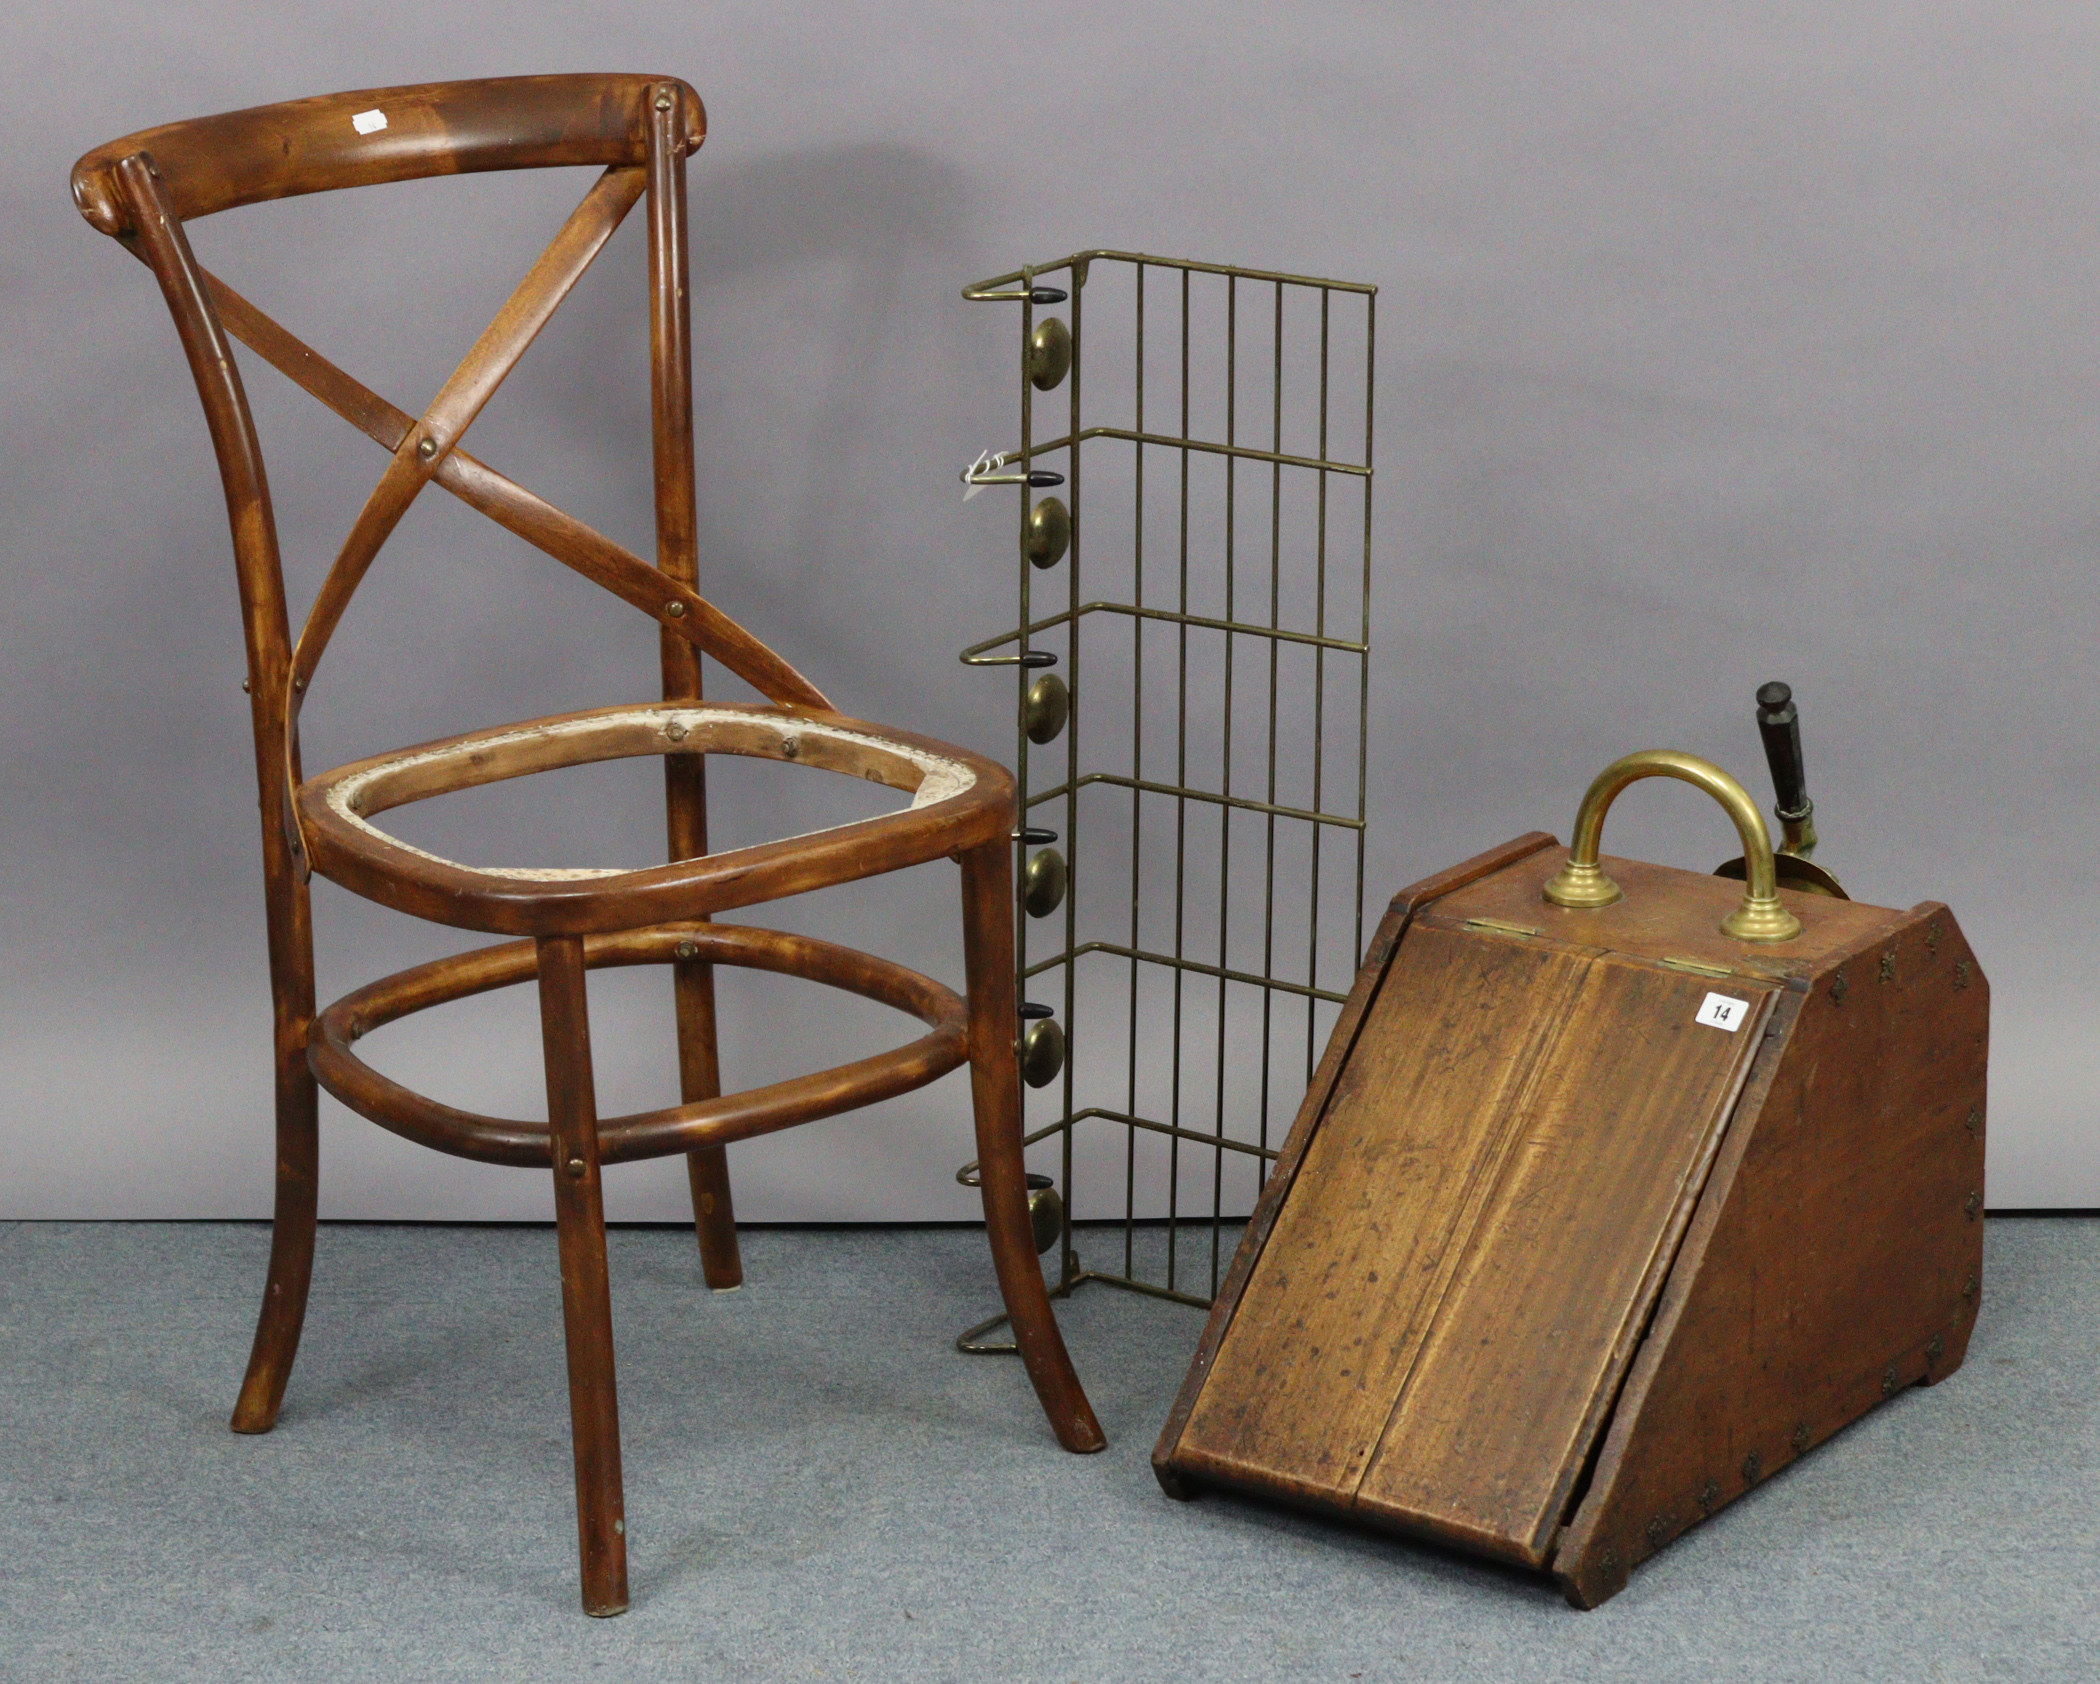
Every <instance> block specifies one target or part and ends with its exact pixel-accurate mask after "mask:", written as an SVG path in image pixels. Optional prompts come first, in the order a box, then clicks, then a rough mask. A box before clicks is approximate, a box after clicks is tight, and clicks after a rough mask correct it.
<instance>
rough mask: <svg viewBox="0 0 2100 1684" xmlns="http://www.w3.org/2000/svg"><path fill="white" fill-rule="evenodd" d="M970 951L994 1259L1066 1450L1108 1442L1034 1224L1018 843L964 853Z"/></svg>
mask: <svg viewBox="0 0 2100 1684" xmlns="http://www.w3.org/2000/svg"><path fill="white" fill-rule="evenodd" d="M962 872H963V955H964V967H965V970H966V971H967V974H968V977H969V989H970V1095H971V1098H972V1100H973V1101H974V1102H975V1106H976V1112H977V1162H978V1170H979V1176H980V1179H981V1181H982V1183H983V1192H984V1225H985V1231H986V1234H987V1236H988V1237H989V1238H990V1240H991V1246H992V1264H993V1267H994V1268H996V1269H997V1271H998V1274H999V1291H1000V1294H1001V1296H1002V1297H1004V1298H1005V1300H1006V1314H1007V1319H1008V1320H1009V1321H1010V1322H1011V1323H1012V1325H1013V1330H1014V1342H1015V1343H1016V1344H1017V1345H1019V1346H1020V1348H1021V1360H1022V1362H1023V1363H1025V1364H1026V1365H1027V1368H1028V1378H1029V1379H1030V1380H1032V1381H1033V1382H1034V1383H1035V1395H1036V1396H1037V1397H1038V1398H1040V1399H1041V1400H1042V1405H1043V1413H1044V1414H1046V1415H1048V1416H1049V1417H1050V1430H1051V1431H1052V1432H1054V1433H1056V1434H1057V1440H1058V1442H1059V1443H1060V1444H1062V1445H1063V1446H1064V1447H1065V1448H1066V1449H1067V1450H1076V1451H1087V1450H1099V1449H1100V1448H1101V1447H1102V1446H1103V1445H1105V1444H1106V1443H1107V1442H1108V1439H1107V1437H1106V1436H1105V1435H1104V1434H1103V1433H1102V1431H1101V1423H1100V1422H1098V1421H1097V1420H1095V1419H1094V1411H1093V1407H1092V1405H1090V1404H1089V1403H1088V1402H1087V1400H1086V1393H1085V1391H1083V1390H1082V1389H1081V1387H1080V1384H1079V1376H1078V1375H1077V1374H1075V1373H1074V1372H1073V1371H1072V1359H1071V1357H1070V1355H1069V1354H1067V1352H1066V1350H1065V1341H1064V1336H1063V1335H1062V1334H1061V1333H1059V1332H1058V1330H1057V1318H1056V1317H1055V1316H1054V1315H1053V1314H1052V1313H1051V1310H1050V1294H1049V1292H1048V1291H1047V1290H1046V1289H1045V1287H1044V1285H1043V1270H1042V1265H1041V1264H1040V1263H1038V1262H1037V1261H1036V1251H1035V1237H1034V1234H1033V1233H1032V1231H1031V1229H1030V1226H1029V1221H1028V1181H1027V1174H1026V1171H1025V1170H1024V1169H1023V1167H1022V1161H1021V1075H1020V1066H1019V1062H1018V1060H1017V1059H1016V1057H1015V1049H1014V1041H1015V1035H1016V1031H1017V1025H1018V1013H1017V1011H1016V1002H1015V999H1014V923H1013V920H1014V895H1013V849H1012V844H1011V843H1009V842H1008V841H1007V840H1006V839H1005V838H1004V837H1000V838H998V839H997V840H994V841H991V842H987V843H985V844H984V845H983V846H982V847H978V848H972V849H969V850H967V851H965V852H964V854H963V855H962Z"/></svg>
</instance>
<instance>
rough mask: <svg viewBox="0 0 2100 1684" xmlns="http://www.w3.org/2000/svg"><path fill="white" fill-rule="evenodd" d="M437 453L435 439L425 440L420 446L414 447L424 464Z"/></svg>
mask: <svg viewBox="0 0 2100 1684" xmlns="http://www.w3.org/2000/svg"><path fill="white" fill-rule="evenodd" d="M437 453H438V441H437V440H436V439H431V438H426V439H425V440H424V441H423V442H422V443H421V444H419V445H417V446H416V454H417V455H418V456H420V457H422V458H423V460H424V461H426V462H427V461H429V460H430V459H431V457H433V456H435V455H436V454H437Z"/></svg>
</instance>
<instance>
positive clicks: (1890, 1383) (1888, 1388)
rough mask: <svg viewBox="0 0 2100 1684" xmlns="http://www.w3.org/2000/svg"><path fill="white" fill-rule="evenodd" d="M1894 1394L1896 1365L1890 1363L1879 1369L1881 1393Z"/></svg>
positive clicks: (1892, 1395) (1886, 1395)
mask: <svg viewBox="0 0 2100 1684" xmlns="http://www.w3.org/2000/svg"><path fill="white" fill-rule="evenodd" d="M1895 1394H1896V1365H1895V1364H1894V1363H1890V1364H1889V1365H1888V1367H1886V1368H1884V1369H1883V1370H1882V1371H1881V1395H1882V1396H1883V1397H1894V1396H1895Z"/></svg>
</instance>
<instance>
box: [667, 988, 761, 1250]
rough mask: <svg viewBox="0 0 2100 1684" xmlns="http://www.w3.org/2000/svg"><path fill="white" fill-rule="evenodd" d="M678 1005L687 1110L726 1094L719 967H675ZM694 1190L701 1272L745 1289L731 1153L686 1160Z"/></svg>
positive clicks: (718, 1149) (719, 1149)
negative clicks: (718, 1030)
mask: <svg viewBox="0 0 2100 1684" xmlns="http://www.w3.org/2000/svg"><path fill="white" fill-rule="evenodd" d="M672 978H673V980H672V987H673V988H674V990H675V991H676V999H677V1006H678V1085H679V1090H680V1091H679V1097H680V1098H681V1099H683V1100H684V1101H685V1102H686V1103H687V1104H688V1105H690V1104H691V1103H692V1102H693V1101H695V1100H698V1099H714V1098H717V1097H719V1096H720V1094H721V1092H722V1065H721V1058H720V1054H719V1053H718V1052H717V1050H716V1046H715V968H714V966H712V965H710V964H708V963H707V962H706V961H705V960H701V959H680V960H677V961H676V962H675V963H674V964H673V966H672ZM685 1170H686V1179H687V1180H688V1181H690V1182H691V1183H692V1189H693V1232H694V1233H695V1234H696V1235H697V1236H698V1237H699V1240H700V1271H701V1273H702V1274H703V1275H704V1276H705V1277H706V1279H707V1284H708V1285H709V1286H711V1287H713V1288H714V1289H715V1291H717V1292H728V1291H731V1290H733V1289H734V1288H736V1287H739V1286H742V1285H743V1284H744V1261H743V1259H742V1257H740V1256H739V1255H738V1254H737V1245H736V1204H735V1201H734V1200H733V1199H731V1197H730V1194H729V1150H728V1148H727V1147H724V1146H702V1147H698V1148H696V1149H695V1150H693V1151H691V1152H688V1153H687V1154H686V1158H685Z"/></svg>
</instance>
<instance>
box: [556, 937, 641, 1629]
mask: <svg viewBox="0 0 2100 1684" xmlns="http://www.w3.org/2000/svg"><path fill="white" fill-rule="evenodd" d="M539 972H540V1037H541V1042H542V1045H543V1047H544V1049H545V1052H546V1057H547V1122H548V1135H549V1139H550V1144H551V1145H552V1147H553V1154H554V1220H555V1227H556V1229H557V1231H558V1233H559V1235H560V1240H561V1308H562V1321H563V1325H564V1328H565V1330H566V1332H567V1335H568V1347H569V1425H570V1431H571V1434H572V1437H573V1440H574V1444H575V1451H576V1535H577V1545H578V1549H579V1551H580V1553H581V1556H582V1563H583V1611H584V1612H585V1613H586V1614H596V1615H607V1614H619V1613H624V1612H625V1611H626V1608H627V1518H626V1510H625V1498H624V1494H623V1491H622V1486H621V1480H620V1403H619V1395H618V1392H617V1390H616V1388H615V1385H614V1380H613V1341H612V1292H611V1287H610V1284H609V1283H608V1281H607V1279H606V1270H605V1201H604V1195H603V1191H602V1188H601V1186H600V1183H599V1177H598V1102H597V1096H596V1094H595V1092H594V1089H593V1086H592V1082H591V1028H590V1019H589V1017H588V1015H587V1013H586V1010H585V1004H584V983H583V940H582V938H581V937H579V936H550V937H546V938H544V939H542V940H541V941H540V943H539Z"/></svg>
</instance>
